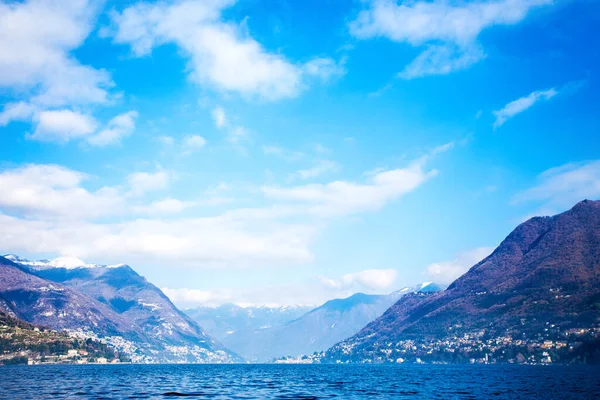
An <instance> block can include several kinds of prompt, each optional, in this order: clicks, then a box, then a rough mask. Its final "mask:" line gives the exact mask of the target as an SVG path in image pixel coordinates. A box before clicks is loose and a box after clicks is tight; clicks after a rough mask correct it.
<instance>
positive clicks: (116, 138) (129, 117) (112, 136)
mask: <svg viewBox="0 0 600 400" xmlns="http://www.w3.org/2000/svg"><path fill="white" fill-rule="evenodd" d="M137 116H138V113H137V112H136V111H129V112H126V113H124V114H121V115H117V116H116V117H114V118H113V119H111V120H110V121H109V122H108V124H107V125H106V127H105V128H104V129H102V130H101V131H100V132H98V133H97V134H95V135H93V136H91V137H89V138H88V143H89V144H91V145H93V146H107V145H110V144H115V143H119V142H120V141H121V139H123V138H124V137H126V136H129V135H131V134H132V133H133V131H134V130H135V119H136V118H137Z"/></svg>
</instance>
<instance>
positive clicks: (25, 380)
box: [0, 365, 600, 400]
mask: <svg viewBox="0 0 600 400" xmlns="http://www.w3.org/2000/svg"><path fill="white" fill-rule="evenodd" d="M0 377H1V379H0V398H3V399H4V398H6V399H32V398H39V399H42V398H43V399H49V398H52V399H55V398H94V399H96V398H97V399H101V398H104V399H109V398H141V399H154V398H157V399H159V398H178V397H190V398H200V399H205V398H206V399H209V398H210V399H229V398H233V399H262V398H274V399H325V398H334V397H337V398H341V399H357V398H364V397H371V398H373V397H378V398H398V399H403V398H410V399H491V398H494V399H518V398H540V399H545V400H547V399H591V398H600V368H598V367H587V366H527V365H397V366H396V365H379V366H369V365H340V366H337V365H40V366H15V367H1V368H0Z"/></svg>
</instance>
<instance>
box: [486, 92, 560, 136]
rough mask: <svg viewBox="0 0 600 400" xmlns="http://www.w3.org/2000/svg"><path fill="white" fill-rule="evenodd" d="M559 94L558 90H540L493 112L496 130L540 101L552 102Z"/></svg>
mask: <svg viewBox="0 0 600 400" xmlns="http://www.w3.org/2000/svg"><path fill="white" fill-rule="evenodd" d="M557 94H558V91H557V90H556V89H554V88H550V89H547V90H538V91H535V92H532V93H530V94H528V95H527V96H525V97H521V98H519V99H517V100H513V101H511V102H510V103H508V104H507V105H505V106H504V107H503V108H502V109H500V110H498V111H494V112H493V114H494V116H495V117H496V120H495V121H494V125H493V127H494V129H496V128H499V127H501V126H502V125H504V123H505V122H506V121H508V120H509V119H510V118H512V117H514V116H515V115H517V114H520V113H522V112H523V111H525V110H527V109H529V108H531V107H533V105H535V104H536V103H538V102H540V101H545V100H550V99H551V98H553V97H554V96H556V95H557Z"/></svg>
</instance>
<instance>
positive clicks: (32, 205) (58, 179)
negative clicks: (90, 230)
mask: <svg viewBox="0 0 600 400" xmlns="http://www.w3.org/2000/svg"><path fill="white" fill-rule="evenodd" d="M86 178H87V176H86V175H85V174H82V173H79V172H76V171H72V170H70V169H67V168H64V167H60V166H57V165H27V166H24V167H20V168H16V169H12V170H5V171H3V172H1V173H0V187H2V188H3V189H2V190H1V191H0V210H2V211H3V212H8V211H12V212H15V213H17V214H18V215H23V216H25V217H46V218H53V219H54V218H66V219H77V218H96V217H101V216H104V215H110V214H115V213H120V212H122V211H123V207H124V201H123V199H122V198H121V197H120V196H119V194H118V193H117V191H116V190H115V189H114V188H110V187H103V188H100V189H98V190H97V191H94V192H91V191H88V190H86V189H83V188H82V187H81V186H80V185H81V183H82V181H83V180H85V179H86ZM5 229H8V227H5ZM6 232H10V230H7V231H6ZM11 235H12V234H11ZM23 239H24V240H25V239H26V238H23Z"/></svg>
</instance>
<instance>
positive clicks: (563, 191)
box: [512, 160, 600, 215]
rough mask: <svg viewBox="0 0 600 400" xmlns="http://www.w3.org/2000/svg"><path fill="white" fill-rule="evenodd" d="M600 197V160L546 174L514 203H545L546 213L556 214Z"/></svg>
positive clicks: (559, 168) (557, 168) (557, 169)
mask: <svg viewBox="0 0 600 400" xmlns="http://www.w3.org/2000/svg"><path fill="white" fill-rule="evenodd" d="M598 198H600V160H593V161H586V162H580V163H569V164H565V165H561V166H559V167H556V168H551V169H549V170H547V171H544V172H543V173H541V174H540V175H539V176H538V177H537V184H536V185H535V186H533V187H531V188H529V189H527V190H525V191H523V192H521V193H518V194H516V195H515V196H514V197H513V199H512V201H513V203H523V202H538V203H542V209H543V210H544V211H545V212H544V214H545V215H548V214H555V213H556V212H559V211H562V210H564V209H565V208H570V207H572V206H574V205H575V204H576V203H578V202H579V201H581V200H584V199H598Z"/></svg>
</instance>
